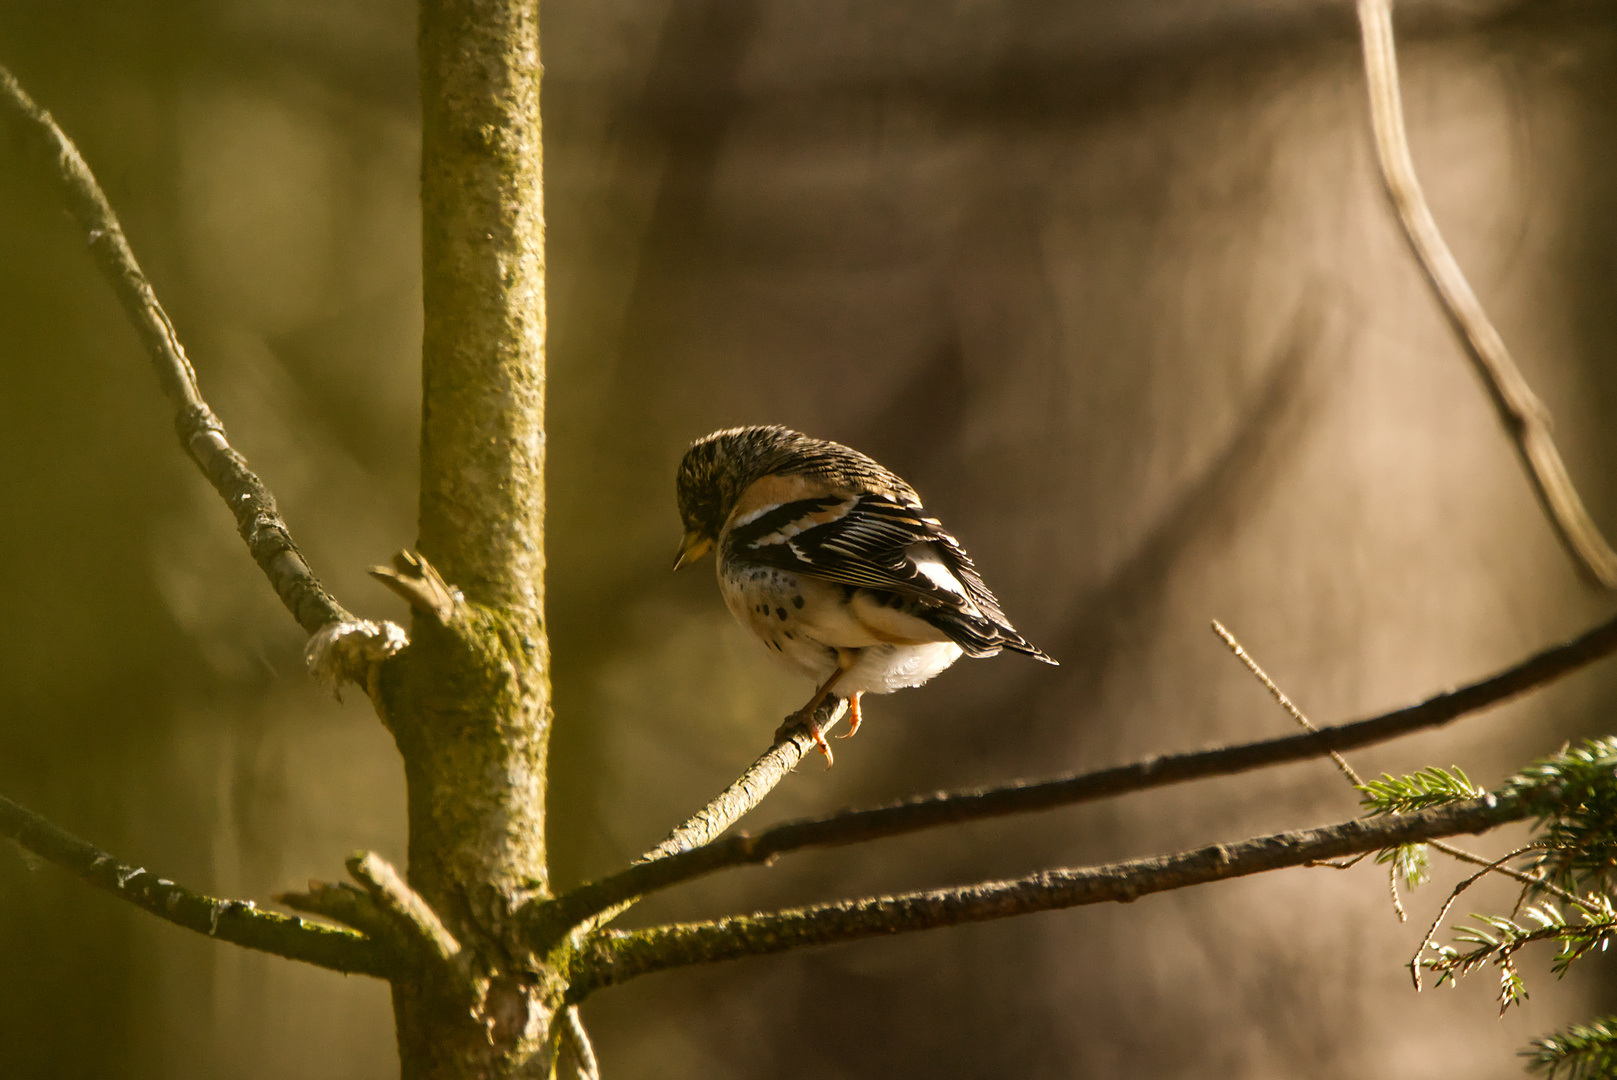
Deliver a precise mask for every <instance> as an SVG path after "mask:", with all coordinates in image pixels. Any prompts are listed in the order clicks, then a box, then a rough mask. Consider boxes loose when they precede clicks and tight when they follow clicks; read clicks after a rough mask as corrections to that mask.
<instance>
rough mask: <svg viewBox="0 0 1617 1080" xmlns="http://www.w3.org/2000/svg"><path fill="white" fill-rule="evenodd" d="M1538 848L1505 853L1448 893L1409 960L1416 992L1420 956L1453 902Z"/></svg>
mask: <svg viewBox="0 0 1617 1080" xmlns="http://www.w3.org/2000/svg"><path fill="white" fill-rule="evenodd" d="M1538 846H1539V845H1538V844H1528V845H1526V846H1524V847H1519V848H1517V849H1516V850H1515V851H1507V852H1506V853H1505V854H1503V855H1501V856H1499V858H1497V859H1494V860H1493V861H1491V862H1486V863H1483V864H1482V869H1481V870H1478V871H1477V872H1476V873H1474V874H1472V875H1471V876H1470V877H1468V878H1465V879H1464V880H1463V881H1461V882H1460V883H1459V884H1458V885H1456V886H1454V890H1453V891H1452V892H1450V893H1449V898H1448V899H1447V900H1445V901H1443V906H1442V907H1441V908H1438V911H1437V918H1435V919H1433V920H1432V925H1431V926H1430V927H1428V928H1427V930H1426V936H1425V937H1423V938H1421V943H1420V947H1419V948H1417V949H1416V950H1415V955H1414V956H1413V957H1412V958H1410V961H1409V975H1410V978H1411V979H1413V980H1414V983H1415V989H1416V990H1417V991H1419V990H1420V989H1421V984H1420V954H1421V953H1423V952H1425V951H1426V949H1427V948H1428V947H1429V946H1432V945H1435V944H1436V942H1434V941H1433V940H1432V939H1433V938H1435V937H1436V936H1437V928H1438V927H1440V926H1442V925H1443V920H1444V919H1446V918H1448V916H1449V909H1451V908H1452V907H1454V902H1455V901H1456V900H1458V899H1459V898H1460V894H1461V893H1463V892H1465V891H1466V890H1467V889H1469V888H1470V887H1471V886H1473V885H1475V884H1476V883H1477V882H1479V881H1481V880H1482V879H1483V878H1485V877H1487V876H1488V875H1489V874H1491V873H1494V872H1495V871H1498V870H1503V869H1504V866H1505V863H1507V862H1509V861H1510V860H1511V859H1514V858H1516V857H1517V856H1518V855H1525V854H1526V853H1527V852H1529V851H1532V850H1533V849H1534V848H1535V847H1538ZM1576 903H1577V904H1578V907H1580V908H1582V909H1583V910H1585V911H1588V910H1591V909H1590V908H1589V906H1588V905H1587V904H1585V903H1583V902H1581V901H1576Z"/></svg>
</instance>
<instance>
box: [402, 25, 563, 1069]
mask: <svg viewBox="0 0 1617 1080" xmlns="http://www.w3.org/2000/svg"><path fill="white" fill-rule="evenodd" d="M420 18H421V26H420V56H421V100H422V139H421V202H422V246H423V261H422V269H423V291H424V303H425V335H424V340H423V347H422V391H423V393H422V420H421V509H420V539H419V547H420V550H421V552H422V553H423V554H424V555H425V556H427V558H428V559H430V560H431V561H432V563H433V564H435V565H436V566H437V567H438V568H439V570H440V571H441V572H442V573H443V575H444V577H445V578H446V579H447V580H448V581H449V582H450V583H451V584H453V585H455V586H457V587H458V588H460V589H461V590H462V591H463V592H464V594H465V603H464V604H462V605H460V607H459V609H458V613H457V614H456V615H455V616H454V617H453V618H452V619H450V620H448V621H447V622H446V623H443V624H440V623H439V622H438V621H436V620H435V619H433V618H431V617H429V616H424V615H422V614H421V613H419V612H418V613H417V614H416V617H415V625H414V628H413V630H412V634H411V638H412V643H413V644H412V647H411V648H410V649H408V650H407V651H406V653H405V654H403V655H402V656H401V657H400V661H399V663H398V664H397V665H395V670H394V671H392V672H390V673H389V677H388V679H387V682H386V691H385V709H384V711H385V714H386V719H387V722H388V723H389V725H390V727H391V728H392V730H393V733H394V736H395V738H396V740H397V742H398V746H399V750H400V752H401V753H402V754H403V757H404V762H405V770H406V777H407V781H408V785H409V825H410V846H409V856H410V864H409V881H410V884H411V885H412V886H413V887H414V888H415V889H416V891H417V892H419V893H420V894H421V895H422V897H424V898H425V899H426V900H427V901H428V902H429V903H430V904H431V905H432V906H433V908H435V909H436V910H437V912H438V913H439V915H440V917H441V918H442V919H443V920H444V922H445V923H446V924H447V925H448V926H449V928H450V930H451V931H452V932H453V933H454V935H455V937H456V938H457V939H458V940H459V942H460V943H461V947H462V952H461V954H460V957H459V958H458V959H459V960H460V961H462V962H463V963H464V965H465V968H464V973H467V974H470V976H471V980H470V984H471V986H472V987H473V988H474V990H473V997H472V999H471V1000H469V1001H468V1000H466V989H465V983H464V982H463V981H462V980H461V979H445V978H441V977H438V978H435V977H433V976H431V975H430V974H427V973H424V974H423V976H422V977H421V978H420V979H416V980H409V981H403V982H399V983H396V984H395V986H394V991H393V995H394V1011H395V1014H396V1017H397V1021H398V1039H399V1057H400V1062H401V1067H402V1072H403V1075H404V1076H405V1077H406V1078H416V1077H421V1078H426V1077H433V1078H437V1077H455V1078H462V1077H472V1076H476V1077H489V1078H494V1077H512V1076H531V1075H543V1074H544V1072H545V1071H547V1070H548V1067H549V1061H548V1055H547V1052H546V1049H545V1048H546V1045H547V1035H548V1031H549V1026H550V1018H551V1016H552V1015H553V1014H554V1012H555V1008H556V1000H557V991H556V989H555V987H553V986H551V985H548V984H547V982H546V980H545V979H544V978H543V977H536V976H535V975H534V974H533V972H534V971H536V970H540V967H541V966H540V965H539V964H537V963H535V962H534V961H533V959H532V958H530V957H526V956H524V955H523V953H522V950H521V949H520V948H519V947H518V945H517V943H516V941H515V937H514V928H513V926H512V920H511V919H510V918H509V915H510V913H511V912H512V911H514V910H515V909H516V908H517V907H518V906H519V905H520V904H521V903H522V902H524V901H525V900H528V899H530V898H532V897H534V896H536V895H544V894H546V868H545V834H544V809H545V759H546V743H547V740H548V737H549V732H550V682H549V649H548V646H547V644H546V640H545V625H544V507H545V500H544V454H545V437H544V389H545V368H544V344H545V297H544V270H545V264H544V212H543V203H542V201H541V190H540V172H541V160H542V158H541V147H540V120H539V78H540V65H539V23H538V10H537V4H536V3H535V2H534V0H423V2H422V4H421V9H420Z"/></svg>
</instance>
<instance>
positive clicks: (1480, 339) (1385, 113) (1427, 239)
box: [1359, 0, 1617, 589]
mask: <svg viewBox="0 0 1617 1080" xmlns="http://www.w3.org/2000/svg"><path fill="white" fill-rule="evenodd" d="M1359 29H1360V34H1361V36H1362V39H1363V43H1364V72H1365V78H1366V80H1367V82H1368V83H1369V88H1370V117H1371V121H1372V124H1373V126H1374V129H1375V142H1376V156H1377V158H1378V160H1379V161H1380V164H1381V177H1382V180H1383V181H1384V182H1385V183H1386V186H1387V193H1388V195H1389V196H1391V198H1392V203H1393V206H1394V207H1395V208H1396V209H1397V211H1398V220H1399V221H1400V222H1401V223H1402V225H1403V229H1404V236H1405V237H1406V238H1407V239H1408V240H1409V246H1410V247H1411V248H1412V249H1414V252H1415V257H1416V259H1417V260H1418V261H1419V262H1420V265H1421V269H1422V270H1423V271H1424V272H1425V274H1426V280H1427V281H1428V282H1430V283H1431V286H1432V291H1433V292H1435V293H1436V294H1437V298H1438V301H1439V302H1440V303H1441V304H1442V305H1443V311H1444V312H1445V313H1446V314H1447V315H1448V317H1449V321H1450V322H1451V323H1452V324H1453V326H1454V328H1455V330H1456V331H1457V332H1458V333H1459V336H1460V340H1461V341H1462V342H1463V343H1464V345H1465V349H1466V353H1467V355H1469V356H1470V358H1471V363H1472V364H1473V366H1475V368H1476V370H1477V373H1478V374H1479V375H1480V376H1481V377H1482V381H1483V384H1484V385H1485V386H1486V387H1487V388H1488V396H1489V397H1490V398H1492V399H1493V404H1494V408H1495V410H1497V411H1498V413H1499V420H1500V423H1502V424H1503V425H1504V426H1505V431H1506V432H1507V433H1509V435H1510V438H1511V441H1512V442H1513V443H1514V444H1515V446H1516V453H1517V455H1518V456H1520V458H1521V461H1522V465H1523V466H1524V467H1525V468H1526V469H1527V475H1528V477H1529V478H1530V479H1531V480H1532V483H1533V491H1534V493H1535V494H1536V495H1537V496H1538V500H1539V503H1540V505H1542V506H1543V508H1544V512H1545V514H1546V515H1547V516H1548V517H1549V519H1550V523H1551V525H1553V526H1554V527H1555V532H1556V535H1557V536H1559V537H1560V539H1561V542H1562V544H1563V545H1565V547H1566V549H1567V552H1568V553H1569V554H1570V555H1571V556H1572V559H1573V561H1574V562H1575V563H1576V564H1577V566H1578V568H1579V569H1580V570H1581V571H1583V573H1584V574H1585V575H1586V576H1588V577H1589V578H1590V579H1592V580H1593V581H1594V582H1596V583H1597V584H1599V585H1601V586H1602V587H1604V588H1607V589H1617V552H1613V551H1612V549H1611V547H1610V545H1608V544H1607V543H1606V540H1605V538H1604V537H1603V536H1601V534H1600V529H1599V528H1598V527H1597V526H1596V525H1595V523H1594V522H1593V521H1592V520H1591V519H1590V517H1589V512H1588V510H1587V509H1585V508H1584V505H1583V500H1582V499H1581V498H1579V497H1578V491H1577V488H1575V487H1574V486H1573V484H1572V478H1571V477H1570V476H1568V475H1567V471H1566V465H1565V464H1564V463H1563V462H1562V461H1561V454H1560V451H1559V450H1557V449H1556V446H1555V440H1554V439H1553V438H1552V437H1551V434H1550V416H1549V411H1548V410H1547V409H1546V408H1545V407H1544V403H1543V402H1541V401H1540V400H1539V399H1538V396H1537V395H1535V394H1534V393H1533V389H1532V387H1530V386H1528V385H1527V380H1526V379H1525V378H1523V377H1522V373H1521V371H1520V370H1519V369H1518V368H1517V367H1516V362H1515V361H1514V360H1513V359H1511V355H1510V350H1509V349H1507V348H1506V347H1505V339H1504V338H1503V337H1501V336H1500V334H1499V331H1498V330H1497V329H1495V327H1494V325H1493V323H1492V322H1491V321H1490V320H1489V318H1488V313H1487V312H1486V311H1484V310H1483V308H1482V304H1481V302H1480V301H1479V300H1478V299H1477V295H1476V293H1475V292H1473V291H1472V289H1471V284H1470V282H1468V281H1467V280H1466V277H1465V273H1464V271H1462V270H1461V269H1460V264H1459V263H1458V262H1457V261H1456V260H1455V258H1454V254H1453V252H1451V251H1450V250H1449V246H1448V244H1447V243H1446V242H1445V241H1444V239H1443V234H1442V232H1441V231H1439V229H1438V227H1437V221H1436V220H1435V219H1434V218H1433V217H1432V211H1431V208H1430V207H1429V206H1428V205H1427V203H1426V196H1425V194H1424V193H1423V192H1422V191H1421V186H1420V179H1419V178H1418V177H1417V176H1416V175H1415V163H1414V160H1413V158H1411V156H1410V153H1409V137H1408V135H1407V134H1406V133H1405V131H1404V107H1403V102H1402V100H1401V94H1400V91H1399V85H1398V58H1397V54H1396V52H1395V51H1394V48H1393V30H1392V2H1391V0H1359Z"/></svg>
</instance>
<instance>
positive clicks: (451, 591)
mask: <svg viewBox="0 0 1617 1080" xmlns="http://www.w3.org/2000/svg"><path fill="white" fill-rule="evenodd" d="M370 575H371V577H373V578H375V579H376V580H377V581H379V582H381V583H382V584H383V585H384V586H386V587H387V589H388V591H389V592H392V593H393V594H394V595H396V596H398V597H399V598H400V599H402V600H403V601H404V602H405V603H406V604H409V605H410V607H411V609H412V610H414V611H419V612H420V613H421V614H423V615H431V616H432V617H433V618H434V619H436V620H437V621H438V625H439V626H448V625H449V620H450V619H452V618H454V617H455V607H456V605H458V604H461V603H463V602H465V599H466V598H465V597H464V596H462V595H461V592H460V590H459V589H457V588H455V587H454V586H453V585H450V584H449V582H447V581H445V580H444V576H443V575H442V574H440V573H438V568H437V567H436V566H433V565H432V564H431V563H430V562H428V561H427V557H426V556H425V555H422V554H419V553H418V552H414V551H400V552H396V553H395V554H394V555H393V565H392V566H373V567H371V569H370Z"/></svg>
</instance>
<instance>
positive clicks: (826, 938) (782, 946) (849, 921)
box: [568, 795, 1528, 1002]
mask: <svg viewBox="0 0 1617 1080" xmlns="http://www.w3.org/2000/svg"><path fill="white" fill-rule="evenodd" d="M1527 815H1528V810H1527V809H1526V808H1525V807H1523V806H1521V805H1520V804H1518V803H1515V802H1512V801H1509V800H1504V799H1500V798H1498V797H1496V796H1493V795H1487V796H1483V797H1482V798H1479V799H1472V800H1468V801H1466V802H1462V803H1455V804H1453V805H1450V806H1445V807H1440V808H1438V809H1434V810H1428V811H1424V812H1421V813H1416V814H1399V815H1389V816H1386V817H1378V818H1365V819H1359V820H1355V821H1348V822H1343V823H1341V824H1339V825H1332V826H1329V827H1326V828H1320V829H1304V830H1297V831H1293V832H1284V833H1275V834H1273V835H1270V836H1260V837H1256V838H1254V839H1251V840H1246V841H1243V842H1241V843H1238V844H1229V845H1223V844H1220V845H1215V846H1212V847H1206V848H1200V849H1198V850H1196V851H1187V852H1181V853H1179V854H1176V855H1168V856H1159V857H1154V858H1148V859H1132V860H1129V861H1127V862H1121V863H1113V864H1110V865H1107V866H1096V867H1086V868H1081V869H1071V870H1052V871H1046V872H1043V873H1039V874H1033V875H1030V876H1028V877H1025V878H1019V879H1016V880H1014V881H993V882H983V883H980V884H976V885H969V886H964V887H959V888H952V889H936V890H931V891H927V892H912V893H900V894H898V895H895V896H881V897H872V898H869V899H864V900H851V901H843V902H840V903H832V904H817V905H814V906H812V907H803V908H793V909H790V910H786V911H779V912H773V913H770V914H764V915H744V916H736V917H733V918H728V919H721V920H718V921H717V922H707V923H679V924H673V925H667V926H656V927H651V928H649V929H645V930H633V931H605V932H602V933H601V934H599V935H597V936H595V937H594V938H592V939H590V940H589V941H588V942H587V943H586V944H585V946H584V947H583V948H582V949H580V950H579V952H578V953H577V955H576V957H575V959H574V970H573V973H572V978H571V979H570V980H569V981H570V990H569V992H568V998H569V1000H570V1001H575V1002H576V1001H581V1000H583V999H584V998H585V997H586V996H588V995H589V994H590V993H592V992H594V991H596V990H599V989H601V988H602V987H606V986H612V985H616V984H618V983H621V982H625V981H627V980H628V979H632V978H634V977H635V976H638V975H646V974H649V973H651V972H654V971H666V970H668V969H670V968H677V967H686V966H689V965H692V964H708V963H716V962H718V961H721V960H734V959H738V958H740V957H744V956H762V955H767V954H769V953H778V952H785V951H787V950H790V949H800V948H805V947H808V946H814V945H830V944H834V943H839V942H844V941H856V940H858V939H860V938H867V937H875V936H878V935H888V934H899V933H909V932H911V931H916V930H930V929H934V928H936V927H940V926H955V925H959V924H961V923H969V922H985V921H988V920H991V919H1003V918H1009V917H1011V916H1013V915H1025V914H1028V913H1031V912H1035V911H1051V910H1055V909H1059V908H1069V907H1077V906H1080V905H1084V904H1099V903H1107V902H1121V903H1127V902H1129V901H1132V900H1136V899H1138V898H1140V897H1141V896H1145V895H1148V894H1150V893H1155V892H1165V891H1168V890H1171V889H1182V888H1186V887H1189V886H1192V885H1202V884H1206V883H1207V882H1211V881H1223V880H1227V879H1229V878H1237V877H1245V876H1248V875H1251V874H1258V873H1263V872H1264V871H1268V870H1278V869H1280V868H1282V867H1287V866H1301V865H1303V864H1306V863H1311V862H1318V861H1320V860H1323V859H1333V858H1340V857H1342V856H1344V855H1353V854H1356V853H1358V852H1365V851H1375V850H1378V849H1380V848H1385V847H1392V846H1395V845H1398V844H1405V843H1410V842H1413V841H1419V840H1429V839H1431V838H1433V837H1438V836H1451V835H1454V834H1456V833H1473V832H1482V831H1484V830H1487V829H1491V828H1494V827H1495V826H1498V825H1502V824H1505V823H1507V822H1511V821H1517V820H1520V819H1522V818H1524V817H1526V816H1527Z"/></svg>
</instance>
